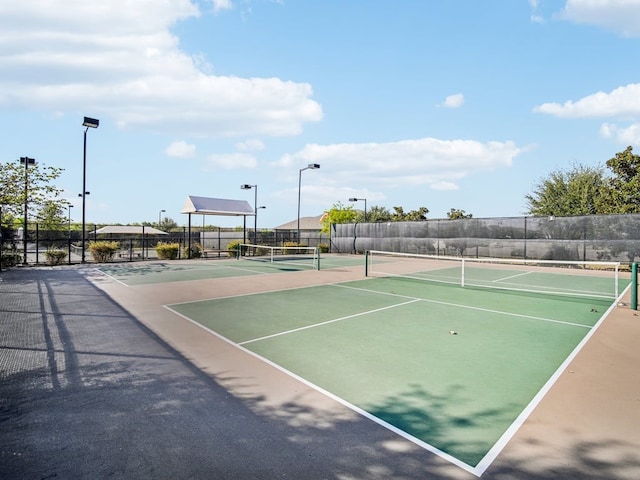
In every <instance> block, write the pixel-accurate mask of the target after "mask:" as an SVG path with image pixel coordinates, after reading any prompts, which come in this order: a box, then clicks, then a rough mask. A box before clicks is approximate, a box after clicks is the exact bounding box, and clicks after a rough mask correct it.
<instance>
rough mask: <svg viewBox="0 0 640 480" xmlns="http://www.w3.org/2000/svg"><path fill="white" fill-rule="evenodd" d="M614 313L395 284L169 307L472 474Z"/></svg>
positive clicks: (540, 299) (567, 301) (566, 302)
mask: <svg viewBox="0 0 640 480" xmlns="http://www.w3.org/2000/svg"><path fill="white" fill-rule="evenodd" d="M608 306H609V305H608V302H606V301H603V300H585V299H576V298H570V297H558V296H549V295H540V294H515V293H511V292H496V291H490V290H486V289H474V288H464V289H463V288H460V287H452V286H442V285H435V284H425V283H421V282H416V281H411V280H405V279H399V278H393V279H368V280H363V281H358V282H350V283H348V284H343V285H328V286H320V287H310V288H302V289H297V290H287V291H282V292H274V293H267V294H257V295H249V296H243V297H233V298H225V299H218V300H212V301H203V302H194V303H190V304H181V305H176V306H174V307H173V308H174V309H175V310H176V311H178V312H180V313H182V314H183V315H185V316H187V317H189V318H192V319H193V320H195V321H197V322H199V323H201V324H203V325H205V326H206V327H208V328H210V329H211V330H213V331H215V332H217V333H219V334H220V335H222V336H224V337H226V338H228V339H230V340H232V341H234V342H237V343H240V344H242V346H243V347H244V348H247V349H250V350H252V351H254V352H255V353H257V354H259V355H261V356H263V357H264V358H267V359H269V360H270V361H273V362H274V363H276V364H278V365H280V366H281V367H283V368H285V369H287V370H289V371H291V372H293V373H295V374H297V375H299V376H301V377H302V378H305V379H306V380H308V381H310V382H312V383H313V384H316V385H318V386H319V387H322V388H323V389H325V390H327V391H329V392H331V393H333V394H335V395H337V396H338V397H341V398H343V399H344V400H345V401H347V402H349V403H351V404H354V405H356V406H358V407H360V408H362V409H364V410H366V411H367V412H369V413H371V414H372V415H375V416H376V417H378V418H380V419H381V420H384V421H386V422H388V423H389V424H391V425H394V426H395V427H397V428H400V429H402V430H404V431H405V432H407V433H409V434H410V435H413V436H414V437H416V438H418V439H420V440H422V441H424V442H426V443H428V444H430V445H432V446H434V447H436V448H438V449H440V450H442V451H444V452H446V453H448V454H450V455H452V456H454V457H456V458H458V459H459V460H461V461H463V462H465V463H467V464H469V465H472V466H475V465H476V464H477V463H478V462H479V461H480V460H481V459H482V457H484V455H485V454H486V453H487V452H488V450H489V449H490V448H491V447H492V446H493V445H494V444H495V442H496V441H497V440H498V439H499V438H500V436H501V435H502V434H503V433H504V432H505V431H506V429H507V428H508V427H509V426H510V425H511V423H512V422H513V421H514V420H515V419H516V417H517V416H518V415H520V413H521V412H522V411H523V409H524V408H525V407H526V406H527V405H528V404H529V402H530V401H531V400H532V399H533V397H534V396H535V395H536V394H537V393H538V391H539V390H540V389H541V387H543V385H544V384H545V383H546V382H547V381H548V380H549V378H550V377H551V376H552V375H553V373H554V372H555V371H556V370H557V369H558V367H559V366H560V365H561V364H562V362H563V361H564V360H565V359H566V358H567V356H568V355H570V354H571V352H572V351H573V350H574V349H575V347H576V346H577V345H578V344H579V343H580V341H581V340H582V339H583V338H584V336H585V335H587V334H588V332H589V331H590V327H591V326H593V325H595V323H596V322H597V321H598V320H599V319H600V317H601V316H602V315H603V313H604V312H605V311H606V309H607V308H608ZM451 331H455V332H456V334H455V335H453V334H451V333H450V332H451Z"/></svg>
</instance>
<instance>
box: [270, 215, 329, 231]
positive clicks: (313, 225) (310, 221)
mask: <svg viewBox="0 0 640 480" xmlns="http://www.w3.org/2000/svg"><path fill="white" fill-rule="evenodd" d="M323 215H324V214H322V215H318V216H317V217H300V230H320V229H321V228H322V223H320V219H321V218H322V217H323ZM297 229H298V219H297V218H296V219H295V220H292V221H290V222H287V223H283V224H282V225H280V226H279V227H276V228H275V229H274V230H297Z"/></svg>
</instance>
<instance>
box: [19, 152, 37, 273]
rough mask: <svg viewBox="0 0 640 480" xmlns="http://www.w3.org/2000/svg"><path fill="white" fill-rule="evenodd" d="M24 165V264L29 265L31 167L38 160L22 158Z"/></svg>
mask: <svg viewBox="0 0 640 480" xmlns="http://www.w3.org/2000/svg"><path fill="white" fill-rule="evenodd" d="M20 163H24V228H23V229H22V255H23V257H22V264H23V265H26V264H27V211H28V209H29V165H35V164H36V159H35V158H29V157H20Z"/></svg>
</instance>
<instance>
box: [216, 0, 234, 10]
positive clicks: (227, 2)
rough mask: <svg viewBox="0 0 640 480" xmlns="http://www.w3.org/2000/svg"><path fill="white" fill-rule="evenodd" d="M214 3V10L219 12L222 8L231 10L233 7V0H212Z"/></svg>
mask: <svg viewBox="0 0 640 480" xmlns="http://www.w3.org/2000/svg"><path fill="white" fill-rule="evenodd" d="M212 3H213V11H214V12H219V11H220V10H231V9H232V8H233V5H232V4H231V0H212Z"/></svg>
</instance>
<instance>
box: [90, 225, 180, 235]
mask: <svg viewBox="0 0 640 480" xmlns="http://www.w3.org/2000/svg"><path fill="white" fill-rule="evenodd" d="M90 233H92V232H90ZM95 233H96V234H98V235H99V234H101V233H116V234H120V235H142V234H143V233H144V234H145V235H169V234H168V233H167V232H163V231H162V230H158V229H157V228H153V227H146V226H145V227H143V226H141V225H133V226H130V225H107V226H106V227H102V228H99V229H97V230H96V231H95Z"/></svg>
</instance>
